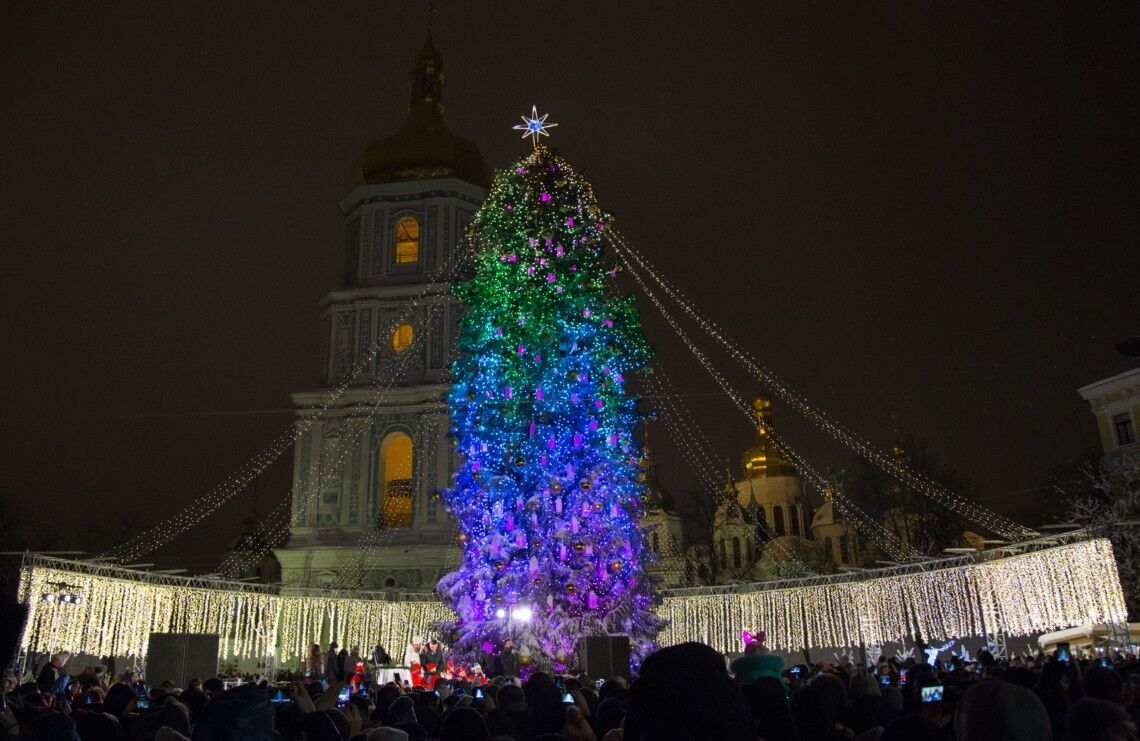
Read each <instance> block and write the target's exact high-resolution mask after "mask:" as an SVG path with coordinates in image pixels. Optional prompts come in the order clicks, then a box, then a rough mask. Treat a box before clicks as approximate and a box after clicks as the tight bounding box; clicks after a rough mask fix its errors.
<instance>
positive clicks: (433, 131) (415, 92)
mask: <svg viewBox="0 0 1140 741" xmlns="http://www.w3.org/2000/svg"><path fill="white" fill-rule="evenodd" d="M411 77H412V95H411V101H410V103H409V105H408V119H407V121H406V122H405V123H404V125H403V127H401V128H400V130H399V131H398V132H396V133H395V134H393V135H391V136H386V137H383V138H381V139H377V140H376V141H374V142H373V143H372V144H371V145H370V146H369V147H368V148H367V149H366V150H364V154H363V155H361V157H360V162H359V163H358V164H357V166H356V171H355V173H354V180H355V182H354V186H357V185H364V184H376V183H398V182H403V181H406V180H430V179H434V178H458V179H460V180H464V181H466V182H468V183H472V184H474V185H478V186H480V187H482V188H486V187H487V186H488V184H489V183H490V179H489V177H488V175H487V168H486V165H484V163H483V155H482V154H481V153H480V152H479V148H478V147H477V146H475V144H474V143H473V142H471V141H469V140H467V139H464V138H462V137H459V136H456V135H455V134H453V133H451V132H450V131H448V129H447V126H446V125H444V123H443V84H444V76H443V57H442V56H441V55H440V53H439V52H438V51H436V48H435V46H433V45H432V42H431V37H430V36H429V37H428V41H427V43H426V44H424V46H423V48H422V49H420V51H419V54H417V55H416V64H415V66H414V67H413V68H412V74H411Z"/></svg>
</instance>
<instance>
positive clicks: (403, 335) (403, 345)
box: [392, 324, 412, 352]
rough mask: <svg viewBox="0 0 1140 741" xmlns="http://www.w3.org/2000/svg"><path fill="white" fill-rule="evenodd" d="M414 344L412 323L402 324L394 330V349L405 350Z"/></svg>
mask: <svg viewBox="0 0 1140 741" xmlns="http://www.w3.org/2000/svg"><path fill="white" fill-rule="evenodd" d="M411 346H412V325H410V324H401V325H400V326H398V327H396V328H395V329H393V330H392V349H393V350H395V351H396V352H403V351H404V350H407V349H408V348H409V347H411Z"/></svg>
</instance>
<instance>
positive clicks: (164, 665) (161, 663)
mask: <svg viewBox="0 0 1140 741" xmlns="http://www.w3.org/2000/svg"><path fill="white" fill-rule="evenodd" d="M216 676H218V636H216V635H208V634H205V633H151V634H150V640H149V641H147V649H146V679H147V683H148V684H150V685H151V686H153V687H157V686H158V685H160V684H162V683H163V682H165V681H166V680H168V679H169V680H170V681H172V682H174V685H175V686H176V687H179V688H182V689H185V687H186V684H187V683H188V682H189V681H190V680H191V679H209V678H210V677H216Z"/></svg>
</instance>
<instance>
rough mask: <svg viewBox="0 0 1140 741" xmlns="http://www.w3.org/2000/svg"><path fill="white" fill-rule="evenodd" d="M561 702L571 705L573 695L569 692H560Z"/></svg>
mask: <svg viewBox="0 0 1140 741" xmlns="http://www.w3.org/2000/svg"><path fill="white" fill-rule="evenodd" d="M562 704H563V705H573V704H574V696H573V695H571V694H570V693H569V692H563V693H562Z"/></svg>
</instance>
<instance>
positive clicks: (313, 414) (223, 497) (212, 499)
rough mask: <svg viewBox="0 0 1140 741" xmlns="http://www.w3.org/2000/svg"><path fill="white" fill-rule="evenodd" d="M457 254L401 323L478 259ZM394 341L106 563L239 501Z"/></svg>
mask: <svg viewBox="0 0 1140 741" xmlns="http://www.w3.org/2000/svg"><path fill="white" fill-rule="evenodd" d="M451 252H452V253H453V254H452V255H451V256H449V258H448V259H447V260H446V261H445V262H444V263H443V265H441V267H440V268H439V269H438V270H437V271H436V272H435V273H434V274H433V275H432V276H431V278H430V279H429V281H428V282H426V283H425V284H424V285H423V286H422V288H421V289H420V291H419V292H418V293H416V294H415V295H414V296H413V297H412V299H411V300H409V301H408V302H407V303H406V304H405V305H404V307H403V309H402V310H401V312H400V313H399V314H398V318H397V320H396V321H397V323H399V322H401V321H406V318H410V317H412V316H414V315H415V313H416V312H417V310H418V309H419V306H420V303H421V302H422V301H424V300H425V299H427V298H432V297H434V296H435V295H437V294H438V293H439V291H440V282H439V279H440V278H441V277H443V278H448V277H450V276H451V275H452V274H454V272H455V271H456V270H458V269H460V266H461V265H462V264H463V263H466V262H467V261H468V260H469V259H470V258H471V255H472V251H471V248H470V246H469V245H468V244H467V243H466V242H461V243H460V244H459V245H458V246H457V247H456V248H455V249H453V250H451ZM420 334H421V335H422V334H423V333H422V332H421V333H420ZM413 337H414V334H413ZM388 339H389V338H388V337H387V336H386V335H385V334H384V333H383V332H379V331H378V332H377V333H376V337H375V338H373V340H372V342H371V343H370V344H369V347H368V349H367V351H366V352H364V353H362V354H361V355H360V356H359V357H358V358H357V359H356V360H355V361H354V362H353V364H352V366H351V369H350V370H349V371H348V372H347V373H346V374H345V376H344V377H343V378H341V379H340V380H339V381H338V382H337V384H336V385H335V386H334V387H333V388H332V389H330V390H329V392H328V393H327V394H326V395H325V397H324V398H323V400H322V401H321V403H320V405H318V406H317V407H315V408H312V409H307V410H306V412H308V414H307V416H306V417H304V418H302V419H301V420H299V421H297V422H296V423H294V424H293V425H292V426H291V428H290V430H288V431H287V432H285V433H283V434H281V435H279V436H278V437H277V438H275V439H274V440H273V442H271V443H270V444H269V445H268V446H266V448H265V449H264V450H262V451H261V452H260V453H258V454H256V455H254V456H253V457H252V458H251V459H250V460H249V461H247V462H246V463H245V464H243V465H242V466H241V467H239V469H238V470H237V471H236V472H235V473H233V474H231V475H230V476H228V477H226V478H225V479H223V480H222V481H221V482H220V483H219V484H218V485H217V486H215V487H214V488H213V489H211V490H210V491H209V492H207V493H206V494H204V495H202V496H200V497H198V498H197V499H195V500H194V501H193V502H191V503H190V504H189V505H187V506H186V507H184V508H183V509H182V510H180V511H179V512H178V513H176V514H175V515H173V516H171V517H168V518H167V519H165V520H163V521H161V522H159V523H158V524H156V525H153V526H151V527H149V528H147V529H145V530H143V531H142V532H140V533H139V534H138V535H136V536H134V537H132V538H130V539H129V540H128V541H126V542H125V543H123V544H122V545H119V546H116V547H115V548H112V549H110V550H108V551H105V552H104V553H102V554H100V557H103V558H117V559H120V560H123V561H131V560H134V559H136V558H138V557H139V556H141V555H143V554H145V553H151V552H153V551H155V550H157V549H158V548H160V547H162V546H163V545H166V544H167V543H169V542H170V541H172V540H174V539H175V538H177V537H179V536H180V535H182V534H183V533H185V532H186V531H188V530H189V529H190V528H192V527H194V526H195V525H197V524H198V523H199V522H201V521H202V520H203V519H205V518H206V517H208V516H209V515H210V514H212V513H214V512H216V511H217V510H218V508H220V507H221V506H222V505H223V504H225V503H226V502H227V501H229V500H230V499H232V498H233V496H234V495H236V494H237V493H238V492H240V491H241V490H243V489H244V488H245V487H246V486H247V485H248V484H249V483H250V482H251V481H253V480H254V479H256V478H257V477H258V476H260V475H261V473H262V472H263V471H264V470H265V469H266V468H268V467H269V466H270V465H272V464H273V463H274V462H276V461H277V460H278V459H279V458H280V457H281V455H282V454H283V453H284V452H285V451H286V450H289V449H290V448H292V447H293V445H295V444H296V442H297V441H298V440H300V439H301V437H302V436H303V435H305V434H306V433H307V432H308V431H309V430H310V429H311V428H312V427H313V426H314V425H316V424H320V423H322V422H323V419H322V417H323V415H324V414H325V413H327V412H328V411H329V410H330V409H331V408H332V407H333V406H334V405H335V404H336V403H337V401H338V400H339V399H340V398H341V397H342V396H343V395H344V394H345V392H346V391H348V389H349V388H350V387H351V385H352V382H353V381H354V380H355V379H356V377H357V376H359V375H360V374H361V373H363V372H364V371H365V370H367V369H368V368H369V367H371V366H372V364H373V363H374V362H375V360H376V358H377V357H378V356H379V355H380V351H381V348H382V347H384V346H385V344H386V343H387V342H388ZM390 385H391V381H390V383H389V386H390ZM377 406H378V405H377V404H373V405H371V407H370V409H371V410H372V411H373V412H374V411H375V409H376V407H377ZM314 496H315V494H314Z"/></svg>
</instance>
